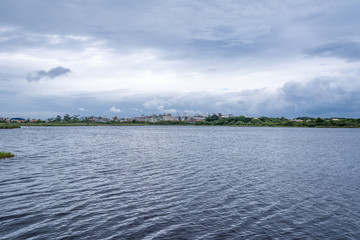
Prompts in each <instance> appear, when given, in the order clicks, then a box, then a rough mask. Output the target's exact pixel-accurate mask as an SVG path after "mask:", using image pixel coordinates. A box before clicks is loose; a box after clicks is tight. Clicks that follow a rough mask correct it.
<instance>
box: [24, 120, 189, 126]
mask: <svg viewBox="0 0 360 240" xmlns="http://www.w3.org/2000/svg"><path fill="white" fill-rule="evenodd" d="M21 125H22V126H44V127H46V126H48V127H56V126H58V127H62V126H148V125H194V124H191V123H186V122H180V121H159V122H154V123H153V122H138V121H134V120H133V121H130V122H116V121H110V122H95V123H91V122H84V121H81V122H72V121H71V122H41V123H37V122H35V123H22V124H21Z"/></svg>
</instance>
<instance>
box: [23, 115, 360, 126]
mask: <svg viewBox="0 0 360 240" xmlns="http://www.w3.org/2000/svg"><path fill="white" fill-rule="evenodd" d="M21 126H44V127H47V126H48V127H69V126H228V127H300V128H360V119H339V120H336V121H334V120H322V119H319V118H318V119H308V120H304V121H289V120H285V119H279V118H265V117H263V118H259V119H253V118H239V117H235V118H228V119H219V120H214V121H199V122H195V123H188V122H180V121H160V122H136V121H134V122H113V121H112V122H105V123H102V122H96V123H86V122H76V123H75V122H64V121H63V122H47V123H46V122H42V123H21Z"/></svg>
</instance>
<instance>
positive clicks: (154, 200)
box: [0, 126, 360, 240]
mask: <svg viewBox="0 0 360 240" xmlns="http://www.w3.org/2000/svg"><path fill="white" fill-rule="evenodd" d="M7 133H8V134H7V135H6V136H1V138H0V146H1V147H2V148H4V149H7V150H8V151H12V152H14V153H15V154H16V157H15V158H13V159H5V160H2V161H1V162H2V164H1V165H0V188H1V192H0V209H1V211H0V239H146V240H150V239H357V238H358V236H360V210H359V209H360V191H358V190H359V186H360V178H359V177H358V172H359V170H360V164H359V161H358V156H359V155H360V149H359V148H358V145H359V144H360V134H359V133H360V131H359V130H358V129H351V130H349V129H296V128H229V127H179V126H177V127H171V126H163V127H160V126H150V127H74V128H61V127H46V128H42V127H38V128H35V127H24V128H22V129H20V131H9V132H7ZM295 139H296V141H295ZM339 139H341V141H340V140H339Z"/></svg>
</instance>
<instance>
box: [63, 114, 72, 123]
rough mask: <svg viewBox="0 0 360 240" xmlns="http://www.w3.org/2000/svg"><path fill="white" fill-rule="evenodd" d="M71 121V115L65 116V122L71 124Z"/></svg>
mask: <svg viewBox="0 0 360 240" xmlns="http://www.w3.org/2000/svg"><path fill="white" fill-rule="evenodd" d="M70 120H71V117H70V115H69V114H65V115H64V121H65V122H70Z"/></svg>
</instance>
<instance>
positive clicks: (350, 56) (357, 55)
mask: <svg viewBox="0 0 360 240" xmlns="http://www.w3.org/2000/svg"><path fill="white" fill-rule="evenodd" d="M304 53H305V54H306V55H308V56H314V57H337V58H342V59H346V60H349V61H359V60H360V43H358V42H333V43H328V44H325V45H322V46H319V47H316V48H312V49H308V50H305V51H304Z"/></svg>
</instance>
